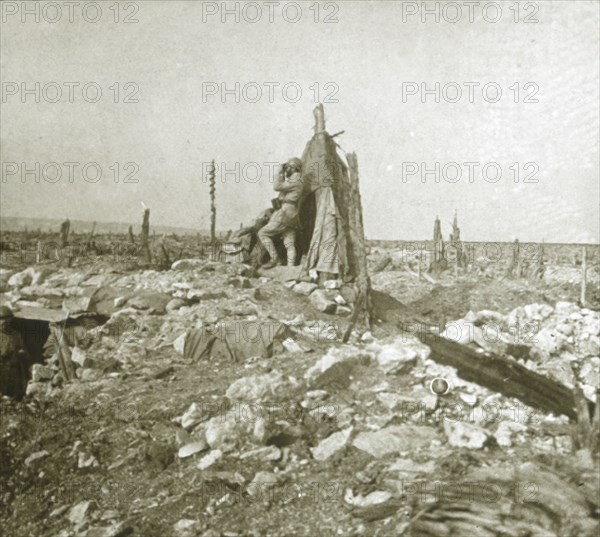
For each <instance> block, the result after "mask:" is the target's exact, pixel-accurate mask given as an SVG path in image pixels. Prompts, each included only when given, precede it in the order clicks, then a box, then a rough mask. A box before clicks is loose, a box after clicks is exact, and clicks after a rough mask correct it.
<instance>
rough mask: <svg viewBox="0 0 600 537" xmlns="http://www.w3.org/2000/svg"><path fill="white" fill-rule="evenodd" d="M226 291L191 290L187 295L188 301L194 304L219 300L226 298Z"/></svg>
mask: <svg viewBox="0 0 600 537" xmlns="http://www.w3.org/2000/svg"><path fill="white" fill-rule="evenodd" d="M226 297H227V294H226V293H225V291H201V290H199V289H190V290H189V291H188V293H187V299H188V300H189V301H190V302H192V303H195V302H201V301H203V300H218V299H219V298H226Z"/></svg>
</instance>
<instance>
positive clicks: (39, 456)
mask: <svg viewBox="0 0 600 537" xmlns="http://www.w3.org/2000/svg"><path fill="white" fill-rule="evenodd" d="M48 455H50V453H48V452H47V451H46V450H45V449H43V450H42V451H36V452H35V453H32V454H31V455H29V457H27V458H26V459H25V466H29V465H30V464H31V463H32V462H34V461H37V460H39V459H43V458H44V457H47V456H48Z"/></svg>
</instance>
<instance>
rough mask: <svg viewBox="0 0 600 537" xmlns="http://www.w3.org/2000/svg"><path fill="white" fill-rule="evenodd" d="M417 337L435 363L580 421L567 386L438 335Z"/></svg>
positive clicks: (485, 385) (514, 361) (484, 384)
mask: <svg viewBox="0 0 600 537" xmlns="http://www.w3.org/2000/svg"><path fill="white" fill-rule="evenodd" d="M416 335H417V337H418V338H419V339H420V340H421V341H422V342H423V343H424V344H425V345H427V346H429V348H430V349H431V359H433V360H435V361H436V362H438V363H440V364H443V365H449V366H452V367H455V368H456V370H457V372H458V375H459V376H460V377H461V378H463V379H464V380H467V381H469V382H475V383H477V384H479V385H481V386H483V387H485V388H488V389H490V390H493V391H495V392H499V393H501V394H503V395H505V396H506V397H516V398H517V399H519V400H520V401H522V402H523V403H525V404H527V405H529V406H532V407H534V408H537V409H540V410H543V411H545V412H552V413H554V414H556V415H557V416H558V415H560V414H564V415H565V416H567V417H568V418H569V419H571V420H573V421H578V420H579V417H580V412H578V410H577V402H576V398H575V394H574V393H573V391H571V390H570V389H569V388H567V387H566V386H564V385H563V384H560V383H559V382H556V381H554V380H552V379H549V378H547V377H544V376H543V375H540V374H539V373H536V372H535V371H531V370H529V369H527V368H526V367H524V366H522V365H521V364H519V363H518V362H517V361H516V360H512V359H509V358H505V357H504V356H498V355H495V354H491V353H480V352H477V351H476V350H474V349H471V348H469V347H467V346H465V345H461V344H460V343H457V342H456V341H451V340H448V339H446V338H443V337H441V336H439V335H437V334H429V333H425V332H419V333H417V334H416Z"/></svg>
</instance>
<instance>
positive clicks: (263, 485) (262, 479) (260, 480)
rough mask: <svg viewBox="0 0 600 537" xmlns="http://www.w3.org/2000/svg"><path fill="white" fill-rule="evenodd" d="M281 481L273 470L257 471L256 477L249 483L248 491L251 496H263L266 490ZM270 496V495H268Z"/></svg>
mask: <svg viewBox="0 0 600 537" xmlns="http://www.w3.org/2000/svg"><path fill="white" fill-rule="evenodd" d="M277 483H279V478H278V477H277V476H276V475H275V474H274V473H272V472H256V475H255V476H254V479H253V480H252V481H251V482H250V484H249V485H248V487H247V489H246V491H247V492H248V494H250V496H259V497H261V496H263V497H264V493H265V490H268V488H270V487H274V486H275V485H277ZM267 496H268V495H267Z"/></svg>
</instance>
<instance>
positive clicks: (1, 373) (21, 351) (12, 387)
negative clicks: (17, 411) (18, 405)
mask: <svg viewBox="0 0 600 537" xmlns="http://www.w3.org/2000/svg"><path fill="white" fill-rule="evenodd" d="M12 318H13V314H12V311H11V310H10V309H9V308H8V307H6V306H2V307H0V393H1V394H2V395H8V396H10V397H14V398H15V399H19V400H20V399H22V398H23V396H24V395H25V389H26V387H27V362H28V360H27V353H26V352H25V346H24V344H23V338H22V337H21V334H20V333H19V332H18V331H17V330H15V329H14V328H13V327H12V326H11V323H12Z"/></svg>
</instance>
